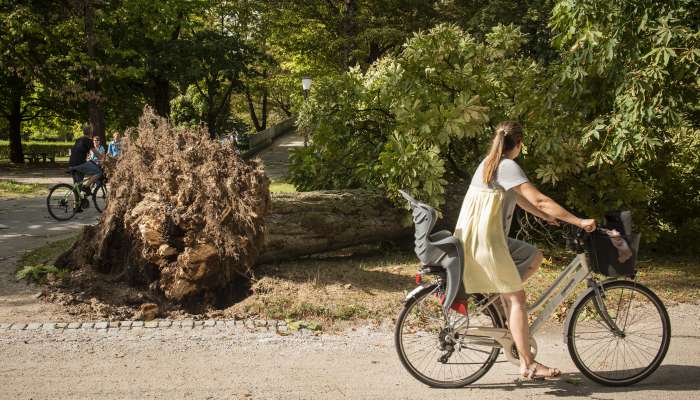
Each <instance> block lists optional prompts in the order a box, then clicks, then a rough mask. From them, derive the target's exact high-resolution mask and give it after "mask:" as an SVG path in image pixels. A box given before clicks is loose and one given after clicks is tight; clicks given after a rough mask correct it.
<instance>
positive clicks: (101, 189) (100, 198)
mask: <svg viewBox="0 0 700 400" xmlns="http://www.w3.org/2000/svg"><path fill="white" fill-rule="evenodd" d="M92 204H94V205H95V209H96V210H97V212H99V213H102V211H104V210H105V207H107V186H106V185H105V184H104V182H99V181H98V183H97V184H95V188H94V189H93V191H92Z"/></svg>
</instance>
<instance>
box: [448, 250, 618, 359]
mask: <svg viewBox="0 0 700 400" xmlns="http://www.w3.org/2000/svg"><path fill="white" fill-rule="evenodd" d="M586 279H588V281H589V282H588V284H589V286H593V287H594V288H596V293H597V294H598V295H597V296H596V298H597V301H596V303H597V304H596V305H597V308H599V312H600V313H601V315H602V316H603V318H604V320H605V322H606V323H607V324H608V326H609V327H610V328H611V329H612V330H613V331H619V328H618V327H617V326H616V325H615V323H614V322H613V321H612V319H611V318H610V317H609V315H608V313H607V310H606V309H605V306H604V304H603V302H602V301H600V296H601V294H600V292H599V291H598V282H596V281H595V280H594V279H593V277H592V274H591V269H590V267H589V265H588V261H587V259H586V256H585V254H584V253H579V254H577V255H576V257H575V258H574V259H573V260H572V261H571V263H569V265H568V266H567V267H566V268H565V269H564V271H562V273H561V274H560V275H559V276H558V277H557V279H556V280H555V281H554V283H552V285H551V286H550V287H549V288H548V289H547V290H546V291H545V292H544V293H543V294H542V295H541V296H540V298H539V299H537V301H536V302H535V304H533V305H532V306H531V307H530V308H529V309H528V315H531V314H533V313H535V312H537V311H538V310H540V309H543V310H542V312H541V313H540V315H539V316H538V317H537V319H536V320H535V321H534V322H533V323H532V325H531V326H530V343H531V346H532V348H533V353H536V352H537V342H536V341H535V340H534V338H532V335H533V334H534V333H535V332H537V331H538V330H539V329H540V328H541V327H542V325H543V324H544V322H545V321H547V320H548V319H549V318H550V317H551V316H552V313H553V312H554V310H555V309H556V308H557V307H558V306H559V305H560V304H561V303H562V302H563V301H564V299H566V298H567V297H568V296H569V295H571V293H572V292H573V291H574V289H575V288H576V286H577V285H578V284H579V283H581V282H583V281H584V280H586ZM500 298H501V296H500V295H493V296H490V297H488V298H487V299H486V300H485V301H484V302H483V304H480V305H479V306H478V307H477V309H476V310H475V311H474V312H476V313H477V314H479V313H481V312H483V311H484V310H485V309H486V308H487V307H489V306H490V305H491V304H493V303H494V302H496V301H497V300H499V299H500ZM470 312H471V311H470ZM499 317H500V318H502V317H503V316H500V315H499ZM457 322H458V324H456V326H454V328H453V331H454V332H460V330H461V329H463V328H464V325H465V324H466V325H467V327H466V330H465V331H464V332H463V334H462V335H460V336H462V337H471V338H472V339H476V341H479V339H478V338H483V339H486V338H488V339H490V340H494V341H496V342H497V343H498V344H499V345H500V346H501V347H503V348H504V349H505V350H506V351H505V355H506V358H507V359H508V360H509V361H511V362H512V363H514V364H518V363H519V361H518V360H517V358H516V357H515V356H514V355H513V352H512V351H511V349H512V348H514V343H513V340H512V338H511V336H510V332H509V331H508V330H507V329H505V328H485V327H480V328H469V326H468V322H469V321H468V318H460V319H459V320H458V321H457Z"/></svg>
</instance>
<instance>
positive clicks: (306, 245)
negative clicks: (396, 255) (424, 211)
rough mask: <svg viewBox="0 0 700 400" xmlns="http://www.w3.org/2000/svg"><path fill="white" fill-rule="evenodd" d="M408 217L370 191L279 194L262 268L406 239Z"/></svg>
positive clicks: (268, 224) (274, 197) (267, 221)
mask: <svg viewBox="0 0 700 400" xmlns="http://www.w3.org/2000/svg"><path fill="white" fill-rule="evenodd" d="M407 216H408V212H407V211H406V210H400V209H397V208H394V207H392V205H391V203H389V201H388V200H387V199H386V197H384V196H383V195H381V194H379V193H375V192H370V191H365V190H353V191H318V192H302V193H273V194H272V205H271V209H270V212H269V213H268V215H267V216H266V217H265V227H266V234H265V242H264V243H265V244H264V246H263V250H262V251H261V254H260V255H259V256H258V258H257V260H256V263H257V264H261V263H266V262H272V261H281V260H286V259H292V258H297V257H300V256H306V255H311V254H315V253H323V252H327V251H331V250H337V249H342V248H345V247H349V246H354V245H359V244H364V243H377V242H381V241H388V240H394V239H398V238H401V237H406V236H407V235H410V233H411V225H410V224H409V220H408V217H407Z"/></svg>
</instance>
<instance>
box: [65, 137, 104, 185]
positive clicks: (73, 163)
mask: <svg viewBox="0 0 700 400" xmlns="http://www.w3.org/2000/svg"><path fill="white" fill-rule="evenodd" d="M90 152H92V153H93V154H94V155H96V157H97V159H98V160H100V161H102V160H103V159H104V157H105V153H104V149H103V150H102V152H101V153H99V152H98V150H96V149H95V147H94V145H93V141H92V132H91V131H90V127H87V126H86V127H83V136H81V137H79V138H78V140H76V141H75V144H73V147H71V150H70V158H69V159H68V169H69V170H70V171H71V172H75V179H76V183H77V182H80V181H82V180H83V179H84V178H85V176H86V175H87V176H88V179H87V181H86V182H85V185H83V190H84V191H86V192H88V193H89V191H90V189H89V188H90V186H92V184H93V183H95V182H96V181H97V180H98V179H99V178H101V177H102V168H100V167H99V165H97V164H96V163H95V162H92V161H89V160H88V155H89V154H90Z"/></svg>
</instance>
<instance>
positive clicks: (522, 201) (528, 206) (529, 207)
mask: <svg viewBox="0 0 700 400" xmlns="http://www.w3.org/2000/svg"><path fill="white" fill-rule="evenodd" d="M516 195H517V197H516V200H515V201H516V203H517V204H518V206H519V207H520V208H522V209H523V210H525V211H527V212H529V213H530V214H532V215H534V216H536V217H538V218H541V219H543V220H545V221H548V222H553V221H554V220H555V219H554V217H552V216H549V215H547V214H545V213H543V212H542V211H540V210H538V209H537V207H535V206H534V205H533V204H532V203H530V202H529V201H528V200H527V199H526V198H525V197H523V196H521V195H520V194H519V193H517V192H516Z"/></svg>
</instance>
